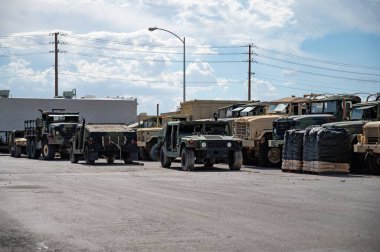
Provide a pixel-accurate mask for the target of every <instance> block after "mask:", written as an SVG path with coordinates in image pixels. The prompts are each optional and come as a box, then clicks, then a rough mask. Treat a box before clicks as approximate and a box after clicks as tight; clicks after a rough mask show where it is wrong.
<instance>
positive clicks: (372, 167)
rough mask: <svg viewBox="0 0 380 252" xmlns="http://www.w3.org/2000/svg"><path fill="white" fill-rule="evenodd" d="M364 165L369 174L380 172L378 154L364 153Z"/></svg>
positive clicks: (379, 157)
mask: <svg viewBox="0 0 380 252" xmlns="http://www.w3.org/2000/svg"><path fill="white" fill-rule="evenodd" d="M365 165H366V167H367V169H368V170H369V171H370V173H371V174H374V175H379V174H380V156H377V155H373V154H370V153H368V152H367V153H366V155H365Z"/></svg>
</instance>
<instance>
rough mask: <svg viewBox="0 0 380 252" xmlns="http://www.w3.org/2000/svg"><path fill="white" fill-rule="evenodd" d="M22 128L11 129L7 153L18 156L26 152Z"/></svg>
mask: <svg viewBox="0 0 380 252" xmlns="http://www.w3.org/2000/svg"><path fill="white" fill-rule="evenodd" d="M24 133H25V132H24V131H23V130H13V131H12V132H11V134H10V135H9V153H10V154H11V157H15V158H19V157H21V154H25V155H26V154H27V153H26V139H25V138H24Z"/></svg>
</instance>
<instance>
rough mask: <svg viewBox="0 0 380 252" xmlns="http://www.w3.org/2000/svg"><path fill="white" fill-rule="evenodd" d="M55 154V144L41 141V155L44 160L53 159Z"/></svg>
mask: <svg viewBox="0 0 380 252" xmlns="http://www.w3.org/2000/svg"><path fill="white" fill-rule="evenodd" d="M54 156H55V146H54V145H51V144H48V143H47V141H43V142H42V157H43V159H45V160H53V159H54Z"/></svg>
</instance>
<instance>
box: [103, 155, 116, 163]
mask: <svg viewBox="0 0 380 252" xmlns="http://www.w3.org/2000/svg"><path fill="white" fill-rule="evenodd" d="M105 158H106V161H107V164H113V163H114V162H115V155H110V156H106V157H105Z"/></svg>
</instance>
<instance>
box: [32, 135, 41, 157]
mask: <svg viewBox="0 0 380 252" xmlns="http://www.w3.org/2000/svg"><path fill="white" fill-rule="evenodd" d="M40 156H41V150H39V149H37V146H36V142H35V141H34V140H32V141H31V142H30V157H31V158H32V159H38V158H39V157H40Z"/></svg>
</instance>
